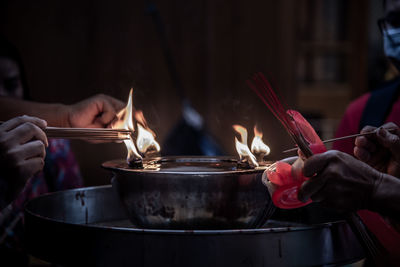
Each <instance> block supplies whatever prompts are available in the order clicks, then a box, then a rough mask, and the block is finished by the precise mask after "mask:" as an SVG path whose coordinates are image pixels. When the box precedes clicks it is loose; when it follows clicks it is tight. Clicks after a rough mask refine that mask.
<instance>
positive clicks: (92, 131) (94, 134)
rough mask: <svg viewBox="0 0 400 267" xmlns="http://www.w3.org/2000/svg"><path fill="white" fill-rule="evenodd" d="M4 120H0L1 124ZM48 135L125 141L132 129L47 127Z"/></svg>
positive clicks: (51, 136)
mask: <svg viewBox="0 0 400 267" xmlns="http://www.w3.org/2000/svg"><path fill="white" fill-rule="evenodd" d="M2 123H3V122H0V125H1V124H2ZM44 132H45V133H46V135H47V137H50V138H56V139H60V138H61V139H81V140H93V141H94V140H96V141H123V140H128V139H130V136H131V131H130V130H126V129H110V128H63V127H46V128H45V129H44Z"/></svg>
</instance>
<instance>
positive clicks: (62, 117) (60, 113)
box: [54, 104, 71, 128]
mask: <svg viewBox="0 0 400 267" xmlns="http://www.w3.org/2000/svg"><path fill="white" fill-rule="evenodd" d="M56 113H57V117H58V123H57V124H58V125H54V126H59V127H66V128H69V127H71V122H70V119H69V117H70V116H69V114H70V107H69V106H68V105H64V104H57V108H56Z"/></svg>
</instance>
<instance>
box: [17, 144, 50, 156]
mask: <svg viewBox="0 0 400 267" xmlns="http://www.w3.org/2000/svg"><path fill="white" fill-rule="evenodd" d="M18 152H19V153H20V155H21V157H22V159H24V160H27V159H30V158H36V157H39V158H45V157H46V148H45V145H44V144H43V142H42V141H39V140H35V141H31V142H28V143H26V144H23V145H21V146H19V147H18Z"/></svg>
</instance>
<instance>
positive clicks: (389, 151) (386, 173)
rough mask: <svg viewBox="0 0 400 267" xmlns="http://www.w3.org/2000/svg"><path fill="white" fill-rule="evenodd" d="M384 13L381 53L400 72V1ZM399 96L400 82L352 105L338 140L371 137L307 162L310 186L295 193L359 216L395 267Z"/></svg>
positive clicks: (399, 250) (399, 242)
mask: <svg viewBox="0 0 400 267" xmlns="http://www.w3.org/2000/svg"><path fill="white" fill-rule="evenodd" d="M384 8H385V18H384V19H381V20H379V21H378V24H379V27H380V29H381V32H382V35H383V44H384V52H385V54H386V56H387V57H388V58H389V59H390V61H391V62H392V64H393V65H394V66H395V67H396V68H397V69H400V1H399V0H387V1H384ZM399 92H400V78H395V79H394V80H392V81H389V82H385V83H384V84H382V86H381V87H380V88H378V89H377V90H374V91H372V92H370V93H367V94H364V95H363V96H361V97H359V98H358V99H356V100H355V101H353V102H352V103H351V104H350V105H349V106H348V108H347V110H346V112H345V115H344V117H343V119H342V121H341V123H340V125H339V127H338V130H337V133H336V136H337V137H340V136H346V135H351V134H356V133H359V132H361V133H365V132H370V131H376V132H375V134H373V135H369V136H362V137H358V138H356V139H355V141H354V139H353V140H351V139H347V140H340V141H337V142H335V143H334V144H333V149H334V150H333V151H328V152H326V153H323V154H320V155H315V156H313V157H311V158H309V159H307V160H306V161H305V163H304V169H303V172H304V174H305V175H306V176H308V177H310V180H309V181H307V182H305V183H304V184H303V186H302V189H301V190H300V192H299V199H301V200H306V199H308V198H311V199H313V201H319V202H322V203H325V204H326V205H328V206H330V207H333V208H336V209H338V210H342V211H357V213H358V215H359V216H360V218H361V219H362V221H363V222H364V224H365V225H366V226H367V228H368V229H369V231H370V232H371V233H372V234H374V235H375V237H376V239H377V240H378V241H379V243H380V244H381V245H382V246H383V247H384V249H385V250H386V252H387V254H388V255H387V259H388V260H389V261H390V264H392V265H393V266H396V264H397V263H398V262H399V261H400V227H399V222H400V141H399V140H400V138H399V136H400V130H399V128H398V126H397V125H400V98H399ZM385 123H386V124H385ZM383 124H384V125H383ZM381 125H383V126H382V127H380V128H379V129H378V128H377V127H378V126H381ZM389 130H391V131H389ZM337 150H339V151H342V152H339V151H337ZM344 152H345V153H344ZM354 156H355V157H356V158H358V159H359V160H357V159H356V158H355V157H354Z"/></svg>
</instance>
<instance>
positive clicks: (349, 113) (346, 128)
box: [333, 93, 400, 155]
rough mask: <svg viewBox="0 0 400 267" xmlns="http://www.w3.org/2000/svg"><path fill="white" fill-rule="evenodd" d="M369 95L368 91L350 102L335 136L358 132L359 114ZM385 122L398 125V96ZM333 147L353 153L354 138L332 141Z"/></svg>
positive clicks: (399, 117) (399, 118)
mask: <svg viewBox="0 0 400 267" xmlns="http://www.w3.org/2000/svg"><path fill="white" fill-rule="evenodd" d="M370 96H371V94H370V93H367V94H364V95H362V96H361V97H359V98H357V99H356V100H354V101H353V102H351V103H350V105H349V106H348V107H347V110H346V112H345V114H344V116H343V118H342V121H341V122H340V124H339V127H338V129H337V132H336V137H340V136H345V135H350V134H357V133H359V131H360V130H359V125H360V120H361V115H362V113H363V111H364V108H365V106H366V104H367V101H368V99H369V97H370ZM386 122H393V123H395V124H396V125H399V126H400V98H399V99H397V100H396V102H395V103H394V104H393V106H392V110H391V111H390V113H389V116H388V117H387V118H386V120H385V123H386ZM333 149H336V150H340V151H343V152H346V153H348V154H350V155H353V149H354V139H345V140H339V141H336V142H335V143H333Z"/></svg>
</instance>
